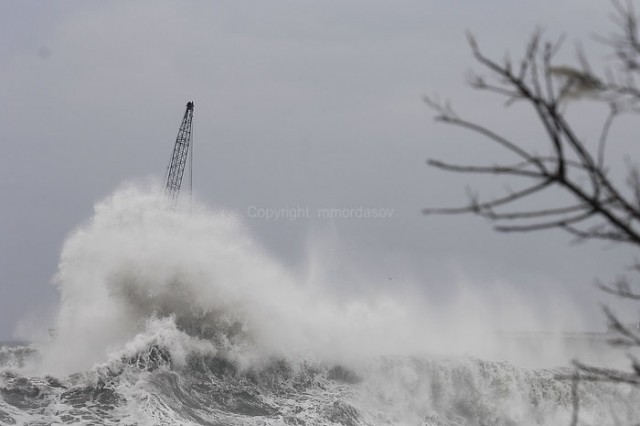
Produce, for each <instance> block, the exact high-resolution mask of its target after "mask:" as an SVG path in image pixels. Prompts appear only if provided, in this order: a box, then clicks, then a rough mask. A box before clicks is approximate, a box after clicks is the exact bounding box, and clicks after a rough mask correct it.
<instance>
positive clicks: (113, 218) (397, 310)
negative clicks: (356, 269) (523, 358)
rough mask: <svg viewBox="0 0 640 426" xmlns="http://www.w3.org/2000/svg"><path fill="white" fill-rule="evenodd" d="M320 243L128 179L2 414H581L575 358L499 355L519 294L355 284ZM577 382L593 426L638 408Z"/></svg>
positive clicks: (3, 363) (69, 419) (625, 394)
mask: <svg viewBox="0 0 640 426" xmlns="http://www.w3.org/2000/svg"><path fill="white" fill-rule="evenodd" d="M311 256H314V259H313V262H312V263H313V264H314V265H315V270H314V271H313V274H311V276H310V275H308V274H307V275H305V274H304V273H300V272H297V273H296V272H293V271H292V270H290V269H288V268H287V267H285V266H284V265H283V264H282V263H281V262H280V261H278V260H277V259H275V258H274V257H272V256H270V255H269V253H267V252H266V251H265V250H264V249H263V248H261V247H260V246H259V245H258V244H256V243H255V242H254V240H253V238H252V237H251V235H250V233H249V232H248V230H247V229H246V227H245V226H244V225H243V223H242V221H241V220H240V219H239V218H238V217H236V216H235V215H233V214H231V213H229V212H222V211H210V210H209V209H207V208H206V207H204V206H202V205H198V204H197V203H196V204H195V205H194V206H193V208H192V209H189V211H187V210H186V209H185V210H181V209H180V208H178V209H176V210H170V209H168V208H167V206H166V202H165V200H164V197H163V194H162V192H161V191H158V190H148V189H144V188H141V187H139V186H137V185H130V186H128V187H125V188H123V189H120V190H118V191H116V192H115V193H114V194H113V195H112V196H110V197H108V198H106V199H105V200H103V201H101V202H100V203H98V204H97V205H96V207H95V212H94V215H93V217H92V218H91V219H90V221H88V222H87V223H85V224H84V225H82V226H81V227H79V228H78V229H77V230H75V231H74V232H73V233H72V234H71V235H70V236H69V238H68V239H67V240H66V242H65V244H64V246H63V250H62V254H61V259H60V264H59V268H58V274H57V276H56V280H55V282H56V284H57V286H58V288H59V291H60V295H61V301H60V307H59V310H58V312H59V313H58V318H57V322H56V324H55V328H56V334H55V338H54V339H53V340H52V341H51V342H49V343H42V342H40V344H39V345H36V346H33V347H27V346H20V347H19V348H18V349H15V348H14V349H4V348H3V349H2V351H1V352H0V354H2V357H0V395H1V399H0V424H42V423H65V424H78V423H98V424H113V425H116V424H125V425H126V424H129V425H133V424H136V425H158V424H166V425H172V424H189V425H190V424H193V425H199V424H229V425H234V424H238V425H239V424H256V425H257V424H273V425H281V424H306V425H326V424H343V425H354V426H355V425H383V424H411V425H414V424H415V425H451V426H453V425H461V424H465V425H466V424H468V425H481V424H494V425H513V424H521V425H555V424H568V422H569V420H570V418H571V414H572V407H573V404H572V399H571V384H570V383H568V382H567V381H562V380H557V379H556V375H557V374H558V373H565V374H566V373H568V372H570V370H567V369H559V370H558V369H553V370H551V369H528V368H523V367H518V366H515V365H514V364H512V363H508V362H505V361H491V360H489V358H492V359H501V357H503V355H504V354H501V353H500V352H499V351H498V352H495V351H492V350H491V349H496V348H500V347H501V346H502V347H503V346H504V344H503V343H504V342H503V341H501V340H500V339H499V338H496V333H495V330H496V329H499V328H500V325H502V324H503V323H504V321H503V319H504V318H510V315H512V316H511V318H513V319H514V323H515V320H517V319H522V318H527V319H530V320H532V321H534V322H535V315H532V313H531V311H529V310H527V306H526V304H525V303H519V302H518V298H517V297H514V298H513V299H512V300H513V302H512V303H511V305H512V306H510V309H508V310H505V311H499V310H498V309H496V307H495V306H494V305H492V304H490V303H489V302H490V299H491V297H492V296H491V294H490V293H487V292H485V293H484V294H483V295H478V294H477V293H476V292H474V291H469V289H468V287H467V286H461V287H460V289H461V291H460V292H459V297H458V298H457V300H456V302H455V303H454V304H452V305H447V306H445V307H438V306H437V304H430V303H429V302H428V301H425V300H424V299H423V298H418V297H413V296H414V295H412V294H411V293H410V292H402V291H399V290H400V289H398V291H396V292H393V293H384V292H374V291H371V292H367V293H366V294H363V295H362V297H360V298H347V297H344V298H341V297H340V296H341V295H340V293H338V294H336V293H329V292H327V291H325V289H326V288H328V287H331V286H326V285H323V283H322V282H321V281H322V279H321V278H319V277H323V276H326V275H325V274H323V273H322V271H321V269H322V268H323V266H324V267H328V266H330V265H327V264H326V263H327V261H326V259H324V258H323V257H322V256H321V255H318V254H317V253H311ZM368 278H370V277H368V276H367V274H366V272H364V273H363V274H362V276H361V279H362V280H365V281H364V282H366V280H367V279H368ZM319 281H320V282H319ZM359 284H361V283H359ZM454 284H455V283H454ZM454 284H452V285H454ZM361 287H362V285H361ZM364 288H366V286H365V287H364ZM501 294H502V296H503V297H504V295H505V294H509V293H508V290H506V291H505V292H503V293H501ZM514 312H516V313H517V315H514ZM521 324H522V323H521ZM536 346H537V348H536V349H538V350H542V351H543V352H548V351H550V350H551V349H552V348H551V346H552V345H549V347H547V345H546V344H544V342H543V343H542V344H537V345H536ZM527 350H528V351H529V352H535V351H531V350H530V348H529V349H527ZM478 356H485V358H487V359H484V360H483V359H479V358H478ZM518 356H520V355H518ZM518 356H515V358H516V359H517V358H518ZM565 361H566V360H565ZM561 364H562V362H561V363H560V365H561ZM579 395H580V398H581V407H582V409H581V419H582V420H586V421H588V422H590V423H591V424H600V425H609V424H611V425H613V424H617V422H627V423H632V422H637V421H638V420H640V412H639V408H638V407H639V406H640V404H639V403H638V402H639V401H640V395H639V393H638V389H636V388H632V387H628V386H627V387H624V386H615V385H611V384H600V383H584V384H583V385H582V386H581V387H580V390H579Z"/></svg>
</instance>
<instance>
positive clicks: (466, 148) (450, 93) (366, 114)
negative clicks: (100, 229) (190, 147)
mask: <svg viewBox="0 0 640 426" xmlns="http://www.w3.org/2000/svg"><path fill="white" fill-rule="evenodd" d="M609 11H610V5H609V3H608V2H606V1H602V0H597V1H596V0H536V1H526V2H525V1H512V0H509V1H507V0H487V1H483V2H478V1H445V0H420V1H418V0H416V1H409V0H397V1H379V0H367V1H300V0H295V1H294V0H272V1H247V2H244V1H236V0H233V1H231V0H229V1H157V0H154V1H136V2H115V1H114V2H105V1H67V2H42V1H25V0H15V1H14V0H4V1H2V2H0V128H1V129H2V135H1V136H0V138H1V139H0V147H1V152H2V156H1V157H0V159H1V161H2V166H1V168H0V174H1V175H0V176H1V179H0V194H1V197H2V198H1V200H2V208H1V209H0V232H1V235H2V238H1V239H0V250H1V251H0V339H6V338H11V337H12V336H13V335H14V333H15V329H16V327H17V324H18V323H19V321H20V320H21V319H22V318H24V317H25V316H30V315H31V316H33V315H39V314H40V313H42V315H45V313H46V312H48V311H50V310H51V309H52V307H54V306H55V304H56V302H57V299H58V295H57V292H56V289H55V287H54V286H53V285H52V282H51V281H52V277H53V276H54V274H55V271H56V264H57V261H58V256H59V252H60V248H61V245H62V243H63V241H64V239H65V236H66V235H67V234H68V233H69V232H71V231H72V230H73V229H74V228H75V227H77V226H79V225H80V224H81V223H83V222H84V221H87V220H88V219H89V218H90V216H91V212H92V208H93V204H94V203H95V202H96V201H98V200H100V199H101V198H103V197H105V196H107V195H108V194H110V193H111V192H113V191H114V190H115V189H116V188H117V187H118V186H119V185H121V184H122V183H123V182H125V181H132V180H133V181H135V180H138V179H139V180H144V179H148V178H149V177H154V176H155V177H158V178H161V177H162V175H163V173H164V171H165V167H166V163H167V161H168V158H169V153H170V150H171V148H172V144H173V141H174V139H175V135H176V132H177V128H178V124H179V121H180V118H181V116H182V114H183V112H184V105H185V103H186V102H187V101H188V100H194V101H195V105H196V109H195V124H194V133H195V172H194V179H195V190H196V192H197V194H198V196H199V197H200V198H201V199H202V200H203V201H204V202H205V203H206V204H208V205H209V206H211V207H212V208H218V207H220V208H225V209H230V210H234V211H236V212H237V213H238V214H239V215H240V216H244V217H245V220H246V222H247V224H248V226H249V227H250V228H251V230H252V232H253V233H254V234H255V235H256V238H257V239H258V240H260V242H261V243H262V244H263V245H264V246H265V247H266V248H267V249H268V250H269V251H270V252H272V253H273V255H274V256H275V257H277V258H278V259H280V260H281V261H282V262H283V263H286V264H289V265H291V266H292V268H303V267H304V264H305V256H306V253H307V249H306V247H307V242H308V241H309V238H311V237H317V236H318V235H320V236H322V235H334V236H337V237H336V238H337V241H338V242H337V243H335V245H334V246H332V247H333V248H330V249H328V250H329V251H332V252H333V254H334V256H335V257H336V258H339V259H345V260H344V262H343V263H342V264H339V265H338V266H337V270H336V274H335V275H336V279H335V280H332V281H331V283H330V285H333V286H336V287H339V288H340V291H347V292H352V293H356V292H360V291H366V290H365V289H366V287H367V286H374V287H375V286H380V287H389V286H391V285H398V286H401V285H403V283H407V282H410V283H413V284H412V285H417V286H419V287H420V288H421V289H422V290H423V294H424V297H425V298H431V299H433V300H442V301H447V300H449V299H450V298H451V288H452V287H454V285H453V283H454V282H455V281H456V280H461V279H463V280H465V281H466V282H468V283H471V285H474V286H477V287H478V288H479V289H482V288H483V286H486V287H487V288H489V287H491V286H492V285H494V284H495V283H509V285H512V286H513V287H514V288H516V289H518V291H521V292H523V294H525V295H526V297H528V299H529V300H531V303H532V305H536V306H538V307H539V309H540V311H541V312H544V309H545V306H546V305H548V304H549V303H550V302H549V301H550V300H552V299H553V297H554V294H563V295H565V296H566V297H568V298H569V299H571V300H573V301H575V303H576V304H577V305H578V306H580V309H581V312H582V315H583V316H584V318H586V322H587V325H588V326H589V327H591V328H598V327H600V324H601V322H602V319H601V316H600V314H599V311H598V307H597V302H598V301H599V300H601V299H603V297H602V296H601V295H599V294H598V293H597V292H595V291H594V290H593V289H592V287H593V286H592V283H593V278H594V277H595V276H601V277H603V278H609V277H612V276H614V275H616V274H617V273H618V272H619V271H620V268H621V267H622V266H624V265H626V264H628V263H630V262H631V261H632V260H633V255H634V253H633V252H631V251H629V250H624V249H621V248H616V247H606V246H604V247H602V246H597V245H593V246H592V245H588V246H577V247H576V246H572V245H571V244H570V239H569V238H568V237H567V236H564V235H559V234H555V233H546V234H536V235H526V236H522V235H520V236H514V235H503V234H496V233H494V232H493V231H492V230H491V228H490V226H489V225H488V224H487V223H485V222H484V221H482V220H479V219H477V218H473V217H432V216H429V217H425V216H423V215H422V214H421V213H420V210H421V209H422V208H424V207H427V206H439V205H446V204H456V203H457V202H461V201H464V197H465V189H464V188H465V184H469V183H473V186H474V187H475V188H477V189H479V190H480V191H481V193H482V192H483V191H482V190H483V189H484V193H486V194H493V193H497V190H498V189H500V187H499V186H496V185H494V184H492V183H491V182H490V181H486V182H485V181H477V180H474V182H470V181H469V180H467V179H466V178H463V177H461V176H451V175H446V174H443V173H441V172H438V171H436V170H431V169H429V168H428V167H427V166H426V165H425V160H426V159H427V158H431V157H437V158H444V159H450V160H451V159H460V160H461V161H467V160H478V161H481V160H487V161H492V159H493V157H492V155H494V151H491V150H486V149H484V148H483V147H484V146H486V145H485V144H484V143H483V142H482V141H481V140H479V139H478V138H477V137H475V136H473V135H470V134H466V133H464V132H462V131H459V130H456V129H451V128H447V127H445V126H442V125H439V124H436V123H434V122H433V120H432V118H431V116H432V113H431V111H430V110H429V109H428V108H427V107H426V106H425V105H424V103H423V102H422V100H421V99H422V96H423V95H425V94H434V93H437V94H440V95H441V96H442V97H447V98H449V99H451V100H452V101H453V103H454V105H455V106H457V109H458V110H459V112H461V113H463V114H465V115H467V116H468V117H471V118H475V119H478V120H480V121H483V122H486V123H490V124H491V125H493V126H496V127H497V128H499V129H501V130H502V131H504V132H505V133H507V134H510V135H513V136H514V137H517V138H519V140H526V141H528V142H532V140H533V139H535V138H536V136H537V135H539V131H540V130H539V129H538V127H537V126H536V123H535V120H533V119H532V115H529V114H528V112H527V111H525V110H519V109H517V108H516V109H514V110H513V111H511V110H505V109H504V107H503V105H502V103H501V102H500V101H499V100H496V99H493V98H491V96H487V95H482V94H478V93H474V92H473V91H471V89H469V88H468V86H467V84H466V83H465V75H466V71H467V70H468V69H469V68H470V67H474V65H473V63H472V61H471V58H470V54H469V49H468V46H467V44H466V41H465V36H464V34H465V31H466V30H471V31H472V32H474V33H475V34H476V36H477V38H478V40H479V41H480V43H481V45H482V46H484V47H485V48H486V50H487V52H488V53H490V54H491V55H494V56H495V57H497V58H501V57H503V55H504V54H505V52H507V51H510V52H511V53H512V55H513V56H515V55H516V54H517V53H519V52H521V51H522V48H523V45H524V43H525V42H526V40H527V38H528V36H529V35H530V34H531V32H532V30H533V29H534V28H535V27H536V26H537V25H542V26H543V27H544V28H545V29H546V31H547V34H548V35H549V36H550V37H557V36H558V35H560V34H561V33H566V35H567V43H566V45H565V53H564V58H566V60H567V62H570V61H571V60H572V59H573V53H572V52H573V51H572V49H573V46H574V45H575V42H576V41H577V40H580V39H582V40H584V45H585V47H586V48H587V50H589V51H591V52H593V53H592V57H593V59H594V61H595V62H596V63H597V62H598V61H599V60H602V59H603V56H602V54H601V51H602V49H601V48H599V47H597V46H596V48H595V50H591V49H590V48H589V47H590V46H593V45H595V42H593V41H592V39H590V37H591V35H592V34H593V33H596V32H599V33H607V32H609V31H610V30H611V23H610V21H609V19H608V17H607V14H608V12H609ZM601 112H602V111H600V110H596V109H590V108H586V109H584V111H582V112H581V113H580V114H573V115H571V117H572V119H573V120H574V121H575V123H576V125H577V126H578V127H579V128H580V129H581V132H582V133H581V134H582V135H584V136H585V137H587V138H589V137H592V138H593V137H594V136H593V135H594V134H595V133H594V132H595V130H596V129H597V126H596V125H597V124H598V123H600V120H601V119H602V118H603V117H602V116H601ZM594 123H595V124H594ZM634 134H635V135H637V129H635V128H634V126H633V120H632V119H630V118H627V119H625V120H623V121H622V123H621V125H620V126H619V127H616V129H615V130H614V137H615V141H614V142H615V143H614V145H613V146H612V149H613V151H614V157H615V156H616V155H617V156H618V157H621V156H622V153H625V152H626V153H628V154H629V155H630V157H631V158H636V159H638V158H640V156H638V154H639V152H638V146H637V143H632V141H633V139H632V137H633V135H634ZM252 206H253V207H255V208H267V207H269V208H280V207H286V206H290V207H297V206H301V207H309V208H311V209H313V210H312V211H315V209H317V208H329V207H341V208H357V207H360V206H363V207H378V208H392V209H394V214H393V216H392V218H391V219H387V220H368V221H367V220H336V221H324V220H320V219H317V218H311V219H301V220H297V221H288V220H282V221H277V222H275V221H266V220H261V219H256V218H251V217H248V215H247V212H248V209H250V208H251V207H252ZM359 269H363V270H366V271H367V274H368V276H369V277H374V279H368V280H366V282H356V281H357V280H356V281H350V280H348V279H346V278H343V279H340V278H338V277H346V276H349V271H357V270H359ZM375 277H379V282H376V279H375ZM461 277H462V278H461ZM389 278H393V281H390V280H389ZM390 282H392V283H393V284H390ZM396 283H397V284H396ZM391 290H393V289H392V288H391ZM563 297H564V296H563ZM443 303H444V302H443ZM630 309H631V311H630V312H632V313H633V312H635V311H633V309H632V308H630Z"/></svg>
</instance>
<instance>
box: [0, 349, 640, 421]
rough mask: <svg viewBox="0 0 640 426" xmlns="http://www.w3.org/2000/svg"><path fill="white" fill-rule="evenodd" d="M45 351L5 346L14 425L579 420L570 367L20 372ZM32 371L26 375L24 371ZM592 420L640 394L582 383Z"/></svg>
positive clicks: (126, 367) (9, 416)
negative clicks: (565, 374) (564, 376)
mask: <svg viewBox="0 0 640 426" xmlns="http://www.w3.org/2000/svg"><path fill="white" fill-rule="evenodd" d="M37 357H38V353H37V352H35V351H34V350H32V349H29V348H28V347H25V346H11V347H9V346H4V347H2V349H1V350H0V362H1V365H2V366H1V367H0V368H1V371H2V372H1V373H0V396H1V399H0V424H3V425H49V424H85V425H89V424H94V425H103V424H104V425H348V426H355V425H398V424H406V425H496V426H497V425H568V424H569V422H570V416H571V412H572V396H571V386H570V384H569V383H568V382H565V381H562V380H557V379H556V378H555V375H556V374H557V373H562V370H546V369H542V370H531V369H523V368H517V367H514V366H513V365H511V364H509V363H506V362H488V361H482V360H479V359H473V358H449V359H446V358H433V359H428V358H416V357H398V356H395V357H376V358H369V359H363V360H361V361H360V362H358V363H355V364H353V365H349V366H345V365H338V364H334V365H329V364H326V363H323V362H319V361H313V360H310V359H264V360H261V361H260V362H257V363H256V364H255V365H246V363H244V362H241V361H239V360H232V359H230V358H228V357H227V356H225V355H224V354H221V353H219V354H216V355H212V354H209V355H207V354H202V353H191V354H188V355H187V356H186V359H185V361H184V363H182V362H181V363H180V365H177V364H176V363H174V361H173V359H172V355H171V350H170V349H169V348H163V347H161V346H159V345H156V344H151V345H149V346H148V347H145V348H143V349H142V350H141V351H139V352H138V353H136V354H135V355H133V356H131V357H127V358H121V359H113V360H111V361H110V362H108V363H105V364H102V365H100V366H96V367H95V368H93V369H91V370H89V371H85V372H81V373H75V374H71V375H68V376H66V377H61V378H54V377H53V376H47V375H44V376H29V375H27V374H24V372H21V366H22V367H24V366H25V364H28V363H29V362H30V361H32V360H34V359H37ZM22 371H24V370H22ZM579 396H580V402H581V412H580V418H581V419H583V420H584V422H585V423H584V424H591V425H614V424H634V422H637V421H638V420H640V404H639V403H638V402H639V401H640V390H639V389H637V388H635V389H634V388H630V387H627V386H620V385H612V384H595V383H584V384H581V386H580V387H579Z"/></svg>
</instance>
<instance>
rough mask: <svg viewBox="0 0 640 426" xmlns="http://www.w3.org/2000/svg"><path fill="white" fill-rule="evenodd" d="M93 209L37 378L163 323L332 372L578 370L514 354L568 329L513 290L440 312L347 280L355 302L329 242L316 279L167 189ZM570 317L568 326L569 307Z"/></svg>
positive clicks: (235, 222)
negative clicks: (353, 286) (513, 339)
mask: <svg viewBox="0 0 640 426" xmlns="http://www.w3.org/2000/svg"><path fill="white" fill-rule="evenodd" d="M94 210H95V211H94V215H93V217H92V218H91V219H90V220H89V221H88V222H87V223H85V224H84V225H82V226H80V227H79V228H78V229H76V230H75V231H74V232H73V233H72V234H71V235H70V236H69V237H68V238H67V240H66V241H65V243H64V246H63V249H62V254H61V258H60V263H59V267H58V273H57V276H56V279H55V282H56V284H57V286H58V288H59V291H60V296H61V301H60V306H59V309H58V316H57V321H56V324H55V328H56V338H55V339H54V340H53V342H52V343H51V344H50V345H49V347H46V348H44V350H43V361H42V364H41V365H39V366H38V369H37V371H38V372H40V373H47V374H57V375H65V374H69V373H73V372H78V371H86V370H88V369H91V368H92V367H93V366H94V365H96V364H100V363H104V362H106V361H107V360H108V359H109V358H110V355H111V354H118V353H121V351H122V350H124V348H126V347H131V346H132V345H135V342H136V341H138V340H139V339H140V337H137V336H139V335H144V336H146V335H148V334H149V330H148V328H149V325H150V324H155V326H157V324H158V323H156V322H154V321H152V320H153V319H154V318H156V319H164V320H165V322H164V324H167V322H166V321H169V322H172V323H174V324H175V325H176V326H177V327H178V329H179V330H181V331H183V332H185V333H186V334H189V335H191V336H195V337H202V338H204V340H206V341H210V342H214V345H222V346H225V347H235V348H236V349H238V350H237V351H236V355H237V356H238V357H243V358H244V359H246V362H251V359H253V358H260V357H262V356H271V355H278V356H291V355H292V354H301V353H303V354H311V355H312V356H315V357H318V358H321V359H327V360H331V359H333V360H344V359H349V358H350V357H360V356H363V355H366V356H373V355H384V354H418V353H429V354H472V355H475V356H482V357H488V358H494V359H495V358H497V359H505V358H508V359H512V360H518V359H521V360H524V361H526V362H529V363H536V362H537V363H539V364H541V365H543V364H547V365H552V364H554V363H555V364H556V365H557V364H561V363H566V362H567V361H568V358H566V357H565V358H563V357H562V355H563V353H562V352H563V351H562V348H561V346H562V345H553V344H551V340H549V341H548V345H546V347H545V350H544V351H539V353H537V354H535V353H532V352H531V350H530V348H529V349H527V350H526V351H525V353H527V354H528V355H530V356H529V359H525V358H523V357H522V353H519V351H518V350H517V348H515V349H514V345H512V344H510V345H508V346H509V348H508V350H505V349H507V348H506V345H505V344H504V342H501V341H500V339H499V338H497V337H496V333H495V331H496V330H501V329H505V328H509V327H511V329H513V328H516V329H517V328H520V329H532V328H533V329H535V328H536V327H539V326H540V324H541V323H542V324H547V325H549V324H551V325H552V326H553V327H556V328H557V327H561V324H562V319H561V316H560V315H558V316H557V317H555V318H554V317H553V316H550V315H548V313H547V315H546V322H543V321H541V317H540V315H537V314H536V312H535V311H534V310H533V309H532V308H531V307H530V306H529V305H528V304H527V303H526V300H523V298H522V297H521V296H519V294H518V292H516V291H515V290H514V289H513V288H512V287H510V286H508V285H500V286H494V287H493V289H492V290H488V289H487V288H486V287H482V290H481V291H480V290H477V291H476V290H475V289H474V286H473V285H472V283H470V282H465V281H464V279H461V280H459V282H457V283H452V284H451V285H452V286H456V288H457V297H456V298H455V300H454V301H453V302H451V303H446V304H436V303H430V302H429V300H428V298H427V297H425V294H427V293H425V292H421V293H420V294H419V295H418V292H417V291H412V290H411V288H412V287H411V286H410V285H404V286H399V287H397V288H393V289H391V290H390V291H382V290H373V289H372V290H370V291H369V290H367V286H366V282H367V280H369V279H372V278H373V277H371V276H368V275H367V272H366V271H359V272H355V273H354V272H353V271H351V274H350V275H349V278H350V279H351V280H357V281H358V285H359V286H360V288H364V289H365V291H364V292H361V293H359V294H358V296H357V297H354V296H353V295H350V296H347V294H348V292H341V291H340V289H336V286H335V285H331V283H327V282H326V280H327V278H326V277H327V276H328V274H326V273H325V271H327V270H330V269H331V268H332V264H331V262H332V259H331V258H330V256H326V253H328V252H330V250H327V244H332V243H331V242H330V243H327V239H324V241H322V242H320V243H317V241H316V243H314V244H311V248H310V250H309V259H308V261H307V264H308V265H310V267H308V268H307V269H306V270H305V271H304V272H299V270H296V271H297V272H294V271H293V270H291V269H290V268H288V267H286V266H284V265H283V264H282V263H281V262H280V261H279V260H278V259H276V258H274V257H273V256H271V255H270V254H269V253H268V252H266V251H265V250H264V249H263V248H262V247H260V245H258V244H257V243H256V242H255V241H254V239H253V238H252V236H251V235H250V233H249V232H248V230H247V228H246V227H245V226H244V224H243V223H242V221H241V220H240V219H239V218H238V217H236V216H235V215H234V214H232V213H230V212H225V211H211V210H210V209H208V208H206V207H205V206H203V205H201V204H198V203H197V202H196V203H195V204H194V205H193V206H192V207H191V208H178V209H177V210H171V209H169V208H167V205H166V202H165V198H164V195H163V193H162V191H160V190H158V188H155V189H153V188H152V189H150V188H144V187H142V186H141V185H128V186H126V187H123V188H121V189H119V190H118V191H116V192H115V193H114V194H113V195H111V196H109V197H107V198H106V199H104V200H103V201H101V202H99V203H97V204H96V206H95V209H94ZM342 261H344V259H342ZM347 261H348V259H347ZM362 283H365V285H363V284H362ZM343 284H344V285H347V286H348V285H349V283H348V282H347V283H344V282H343ZM328 289H332V290H328ZM559 310H560V309H559ZM561 310H562V314H563V315H564V316H565V317H566V316H567V315H568V313H570V312H571V309H570V305H567V304H565V305H563V306H562V307H561ZM176 347H177V346H176ZM554 348H555V349H554ZM176 350H177V349H176Z"/></svg>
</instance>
